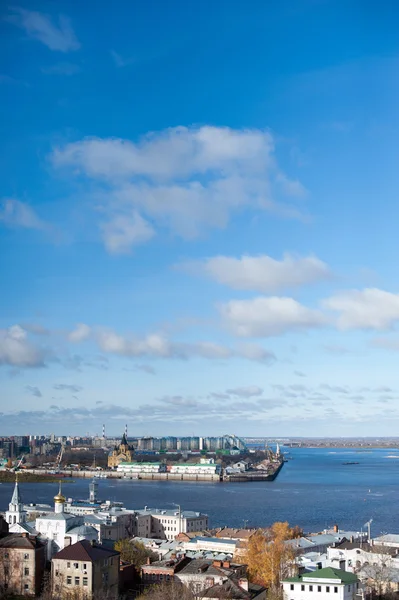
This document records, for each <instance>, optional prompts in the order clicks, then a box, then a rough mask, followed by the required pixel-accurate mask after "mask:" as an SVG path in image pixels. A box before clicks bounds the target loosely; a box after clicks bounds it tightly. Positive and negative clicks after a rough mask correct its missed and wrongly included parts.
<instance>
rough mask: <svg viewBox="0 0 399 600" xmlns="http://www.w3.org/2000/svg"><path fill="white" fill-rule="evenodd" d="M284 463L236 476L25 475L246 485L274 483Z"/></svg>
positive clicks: (110, 472)
mask: <svg viewBox="0 0 399 600" xmlns="http://www.w3.org/2000/svg"><path fill="white" fill-rule="evenodd" d="M283 464H284V462H283V461H281V462H279V463H278V464H277V465H273V467H271V468H270V469H269V470H268V471H261V470H256V469H253V470H250V471H246V472H244V473H236V474H234V475H225V474H224V471H223V470H222V472H221V473H169V472H154V473H147V472H145V471H142V472H139V473H131V474H129V473H121V472H119V471H113V470H103V471H88V470H81V471H66V470H61V471H60V472H59V474H57V475H53V474H52V473H51V472H50V471H43V470H38V469H29V471H27V470H26V471H24V475H28V474H31V475H32V476H38V477H44V478H48V477H53V479H52V480H53V481H58V479H59V478H60V477H62V478H65V479H69V478H72V477H73V478H77V477H79V478H85V479H92V478H93V477H94V478H96V479H123V480H125V479H130V480H135V481H137V480H138V481H169V482H173V481H184V482H186V483H189V482H194V483H195V482H214V483H220V482H229V481H232V482H235V483H245V482H248V481H259V482H261V481H264V482H267V481H274V480H275V479H276V477H277V475H278V474H279V472H280V471H281V469H282V467H283Z"/></svg>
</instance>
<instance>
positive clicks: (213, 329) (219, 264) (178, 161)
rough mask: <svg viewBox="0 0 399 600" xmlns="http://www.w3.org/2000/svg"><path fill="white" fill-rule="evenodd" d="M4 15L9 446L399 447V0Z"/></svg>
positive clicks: (1, 76)
mask: <svg viewBox="0 0 399 600" xmlns="http://www.w3.org/2000/svg"><path fill="white" fill-rule="evenodd" d="M1 16H2V19H1V22H0V28H1V32H0V33H1V36H0V39H1V42H0V43H1V45H2V52H1V58H0V86H1V94H0V110H1V115H2V117H3V118H2V119H1V135H0V144H1V156H2V161H1V162H0V181H1V190H0V198H1V202H0V290H1V293H0V381H1V384H0V385H1V388H0V389H1V398H0V415H1V421H0V434H12V433H16V434H17V433H49V432H52V431H54V432H56V433H59V434H68V433H71V434H79V433H85V432H90V433H96V432H99V431H101V426H102V423H105V424H106V427H107V431H108V433H109V434H117V433H120V432H121V431H123V428H124V424H125V423H126V422H127V423H128V426H129V432H130V433H131V434H132V435H133V434H137V435H144V434H148V435H160V434H178V435H179V434H181V435H183V434H197V435H198V434H204V435H205V434H223V433H225V432H227V431H231V432H235V433H237V434H240V435H267V436H284V435H287V436H294V435H320V436H324V435H342V436H350V435H381V436H382V435H396V434H397V431H398V425H399V410H398V406H397V403H398V399H399V370H398V368H397V363H398V358H399V354H398V352H399V334H398V331H397V325H398V322H399V281H398V279H399V275H398V269H397V267H396V257H397V255H398V251H399V236H398V235H397V223H398V217H399V205H398V189H399V169H398V158H399V156H398V155H399V151H398V144H397V138H398V132H399V114H398V111H397V106H398V104H399V80H398V78H397V72H398V66H399V39H398V34H397V22H398V17H399V8H398V5H397V2H395V1H394V0H392V1H389V0H383V1H382V2H379V3H378V6H377V5H376V3H375V2H371V1H367V0H362V1H360V0H358V1H355V0H345V1H342V2H341V1H339V0H331V1H329V0H292V1H289V0H286V1H284V2H264V1H257V0H253V1H252V2H251V3H247V2H243V1H242V0H229V1H222V0H220V1H218V2H214V1H207V0H201V2H197V1H193V2H189V3H187V2H182V1H177V0H171V1H170V2H163V1H161V0H159V1H157V0H153V1H150V2H148V1H144V0H135V1H134V2H127V1H126V2H123V1H120V2H118V3H114V4H110V3H108V2H105V1H104V2H98V3H96V10H95V11H94V10H93V5H92V4H91V3H83V4H82V3H75V2H62V1H60V2H56V3H54V2H50V1H48V2H45V1H37V2H25V3H24V2H22V3H18V4H16V5H14V4H13V5H10V6H9V7H6V6H4V7H3V8H2V15H1Z"/></svg>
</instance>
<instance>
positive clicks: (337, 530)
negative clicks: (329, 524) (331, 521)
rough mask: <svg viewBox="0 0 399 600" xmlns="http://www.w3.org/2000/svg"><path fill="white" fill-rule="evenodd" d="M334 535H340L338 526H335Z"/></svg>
mask: <svg viewBox="0 0 399 600" xmlns="http://www.w3.org/2000/svg"><path fill="white" fill-rule="evenodd" d="M334 533H339V527H338V525H337V524H335V525H334Z"/></svg>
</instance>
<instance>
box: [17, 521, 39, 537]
mask: <svg viewBox="0 0 399 600" xmlns="http://www.w3.org/2000/svg"><path fill="white" fill-rule="evenodd" d="M18 525H19V526H20V527H21V528H22V529H24V530H25V531H26V533H29V534H30V535H37V534H38V532H37V531H36V529H35V521H25V522H24V523H18Z"/></svg>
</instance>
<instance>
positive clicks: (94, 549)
mask: <svg viewBox="0 0 399 600" xmlns="http://www.w3.org/2000/svg"><path fill="white" fill-rule="evenodd" d="M110 556H119V552H117V551H116V550H109V549H108V548H105V547H104V546H101V545H100V544H94V545H92V544H91V542H89V540H81V541H80V542H76V544H72V545H71V546H67V547H66V548H64V549H63V550H60V552H57V554H55V555H54V556H53V558H61V559H63V560H78V561H81V560H82V561H86V562H96V561H97V560H101V559H104V558H109V557H110Z"/></svg>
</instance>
